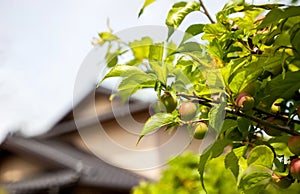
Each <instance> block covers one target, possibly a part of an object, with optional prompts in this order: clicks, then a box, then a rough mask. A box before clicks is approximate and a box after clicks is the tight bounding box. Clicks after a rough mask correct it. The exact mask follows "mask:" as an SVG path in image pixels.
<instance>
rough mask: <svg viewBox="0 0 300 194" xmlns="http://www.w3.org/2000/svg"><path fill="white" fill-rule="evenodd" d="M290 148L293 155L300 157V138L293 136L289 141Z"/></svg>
mask: <svg viewBox="0 0 300 194" xmlns="http://www.w3.org/2000/svg"><path fill="white" fill-rule="evenodd" d="M288 147H289V149H290V151H291V152H292V153H293V154H296V155H300V136H293V137H291V138H290V139H289V140H288Z"/></svg>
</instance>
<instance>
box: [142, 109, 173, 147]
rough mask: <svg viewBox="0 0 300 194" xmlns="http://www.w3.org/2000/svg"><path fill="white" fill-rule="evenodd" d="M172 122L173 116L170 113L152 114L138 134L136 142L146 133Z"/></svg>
mask: <svg viewBox="0 0 300 194" xmlns="http://www.w3.org/2000/svg"><path fill="white" fill-rule="evenodd" d="M173 122H174V116H173V115H172V114H170V113H157V114H155V115H152V116H151V117H150V118H149V119H148V120H147V121H146V123H145V125H144V128H143V130H142V132H141V134H140V137H139V139H138V141H137V144H138V143H139V142H140V141H141V139H142V138H143V137H144V136H145V135H146V134H148V133H150V132H152V131H154V130H156V129H158V128H160V127H164V126H166V125H168V124H171V123H173Z"/></svg>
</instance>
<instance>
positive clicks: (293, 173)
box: [272, 136, 300, 189]
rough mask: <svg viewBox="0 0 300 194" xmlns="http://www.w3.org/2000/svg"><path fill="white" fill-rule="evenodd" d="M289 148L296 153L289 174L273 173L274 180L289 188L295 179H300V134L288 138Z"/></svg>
mask: <svg viewBox="0 0 300 194" xmlns="http://www.w3.org/2000/svg"><path fill="white" fill-rule="evenodd" d="M288 148H289V150H290V151H291V152H292V153H293V154H295V156H293V157H291V162H290V164H289V166H288V168H289V174H287V175H286V174H279V173H273V176H272V179H273V182H274V183H275V184H276V185H278V186H279V187H281V188H284V189H285V188H288V187H289V186H290V185H291V184H292V183H293V182H294V181H295V180H298V181H300V158H298V156H299V155H300V136H292V137H290V139H289V140H288Z"/></svg>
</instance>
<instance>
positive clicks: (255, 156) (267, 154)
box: [247, 145, 274, 168]
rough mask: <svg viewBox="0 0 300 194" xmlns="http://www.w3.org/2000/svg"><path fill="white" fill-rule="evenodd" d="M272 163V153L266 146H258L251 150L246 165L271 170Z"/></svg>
mask: <svg viewBox="0 0 300 194" xmlns="http://www.w3.org/2000/svg"><path fill="white" fill-rule="evenodd" d="M273 161H274V153H273V151H272V150H271V148H269V147H268V146H265V145H259V146H256V147H255V148H253V149H252V150H251V152H250V154H249V156H248V159H247V163H248V165H249V166H250V165H261V166H265V167H267V168H271V167H272V165H273Z"/></svg>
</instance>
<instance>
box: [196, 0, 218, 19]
mask: <svg viewBox="0 0 300 194" xmlns="http://www.w3.org/2000/svg"><path fill="white" fill-rule="evenodd" d="M199 3H200V6H201V7H202V9H203V12H202V13H203V14H204V15H206V17H207V18H208V19H209V21H210V22H211V23H212V24H215V23H216V22H215V21H214V20H213V19H212V17H211V16H210V15H209V13H208V11H207V9H206V7H205V5H204V4H203V2H202V0H199Z"/></svg>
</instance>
